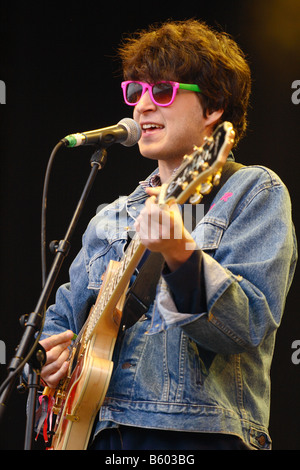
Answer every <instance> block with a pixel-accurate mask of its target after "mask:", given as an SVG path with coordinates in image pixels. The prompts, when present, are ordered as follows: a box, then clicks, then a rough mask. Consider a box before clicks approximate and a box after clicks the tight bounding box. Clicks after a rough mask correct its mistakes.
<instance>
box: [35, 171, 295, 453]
mask: <svg viewBox="0 0 300 470" xmlns="http://www.w3.org/2000/svg"><path fill="white" fill-rule="evenodd" d="M146 197H147V196H146V193H145V191H144V189H143V187H142V186H138V188H137V189H136V190H135V191H134V192H133V193H132V194H131V195H130V196H128V197H120V198H119V199H118V200H116V201H115V202H113V203H112V204H110V205H108V206H106V207H103V208H102V209H101V210H100V211H99V212H98V213H97V215H96V216H95V217H94V218H93V219H92V220H91V222H90V224H89V226H88V228H87V230H86V232H85V233H84V236H83V244H82V249H81V251H80V252H79V254H78V255H77V257H76V258H75V260H74V261H73V263H72V265H71V268H70V282H69V283H68V284H65V285H63V286H61V287H60V288H59V289H58V291H57V296H56V303H55V305H53V306H51V307H49V309H48V312H47V319H46V322H45V327H44V333H46V334H53V333H57V332H60V331H62V330H64V329H66V328H70V329H72V330H73V331H74V332H78V331H79V330H80V328H81V327H82V325H83V322H84V320H85V318H86V315H87V312H88V311H89V308H90V307H91V306H92V305H93V303H94V302H95V299H96V297H97V294H98V292H99V288H100V286H101V283H102V275H103V273H104V272H105V270H106V268H107V266H108V263H109V261H110V260H111V259H114V260H119V259H120V258H121V257H122V255H123V252H124V249H125V246H126V243H127V239H128V231H130V230H132V228H133V223H134V220H135V218H136V217H137V215H138V213H139V212H140V210H141V208H142V207H143V204H144V202H145V199H146ZM192 235H193V237H194V239H195V241H196V243H197V246H198V248H199V249H201V250H202V251H201V253H202V260H201V262H202V270H203V277H204V284H205V291H206V305H207V308H206V310H205V311H199V312H193V313H192V314H191V313H190V312H179V311H178V310H177V307H176V305H175V302H174V297H173V296H172V293H171V292H170V288H169V286H168V284H167V282H166V280H165V279H164V278H163V277H162V278H161V280H160V282H159V285H158V287H157V294H156V298H155V301H154V303H153V304H152V305H151V307H150V309H149V311H148V313H147V314H146V315H145V316H144V317H143V318H142V319H141V320H140V321H138V322H137V323H135V325H133V326H132V327H131V328H129V329H127V330H126V331H125V333H124V334H123V336H122V339H121V341H118V342H117V344H116V347H115V350H114V357H113V361H114V369H113V373H112V377H111V381H110V385H109V388H108V392H107V395H106V398H105V401H104V403H103V406H102V407H101V409H100V412H99V421H98V422H97V425H96V427H95V433H98V432H99V431H100V430H102V429H104V428H108V427H116V426H118V425H120V424H123V425H129V426H140V427H146V428H153V429H168V430H177V431H190V432H191V431H192V432H203V433H225V434H232V435H236V436H239V437H240V438H241V439H242V440H243V441H244V442H245V443H246V444H247V445H248V446H249V447H250V448H260V449H270V448H271V438H270V436H269V433H268V422H269V404H270V367H271V361H272V356H273V350H274V344H275V336H276V330H277V328H278V327H279V325H280V322H281V318H282V314H283V310H284V305H285V299H286V296H287V293H288V290H289V287H290V284H291V281H292V277H293V273H294V269H295V264H296V258H297V248H296V238H295V234H294V229H293V223H292V220H291V203H290V198H289V194H288V191H287V189H286V187H285V186H284V184H283V183H282V182H281V180H280V179H279V178H278V176H277V175H275V174H274V173H273V172H272V171H271V170H269V169H267V168H264V167H261V166H249V167H243V168H242V169H240V170H239V171H238V172H237V173H235V174H234V175H233V176H231V178H230V179H229V180H228V181H227V182H226V183H225V184H224V186H223V187H222V188H221V189H220V191H219V192H218V194H217V195H216V196H215V199H214V201H213V203H212V206H211V208H210V210H209V212H208V213H207V214H206V216H205V217H204V218H202V219H201V220H200V222H199V223H198V224H197V226H196V227H195V228H194V230H193V232H192ZM199 288H200V287H199ZM186 295H189V292H187V293H186Z"/></svg>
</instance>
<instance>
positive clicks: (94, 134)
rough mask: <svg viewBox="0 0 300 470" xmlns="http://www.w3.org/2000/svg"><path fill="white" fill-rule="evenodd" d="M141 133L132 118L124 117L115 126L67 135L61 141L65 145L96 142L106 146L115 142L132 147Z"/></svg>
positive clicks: (75, 145)
mask: <svg viewBox="0 0 300 470" xmlns="http://www.w3.org/2000/svg"><path fill="white" fill-rule="evenodd" d="M141 135H142V131H141V128H140V126H139V125H138V123H137V122H136V121H134V120H133V119H130V118H124V119H121V121H120V122H118V124H117V125H116V126H110V127H104V128H103V129H96V130H94V131H86V132H81V133H77V134H70V135H67V136H66V137H64V138H63V139H62V142H63V143H64V144H65V145H66V147H79V146H80V145H97V144H100V145H101V146H102V147H108V146H109V145H112V144H115V143H120V144H122V145H125V147H132V146H133V145H135V144H136V143H137V142H138V141H139V140H140V138H141Z"/></svg>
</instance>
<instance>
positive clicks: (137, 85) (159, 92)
mask: <svg viewBox="0 0 300 470" xmlns="http://www.w3.org/2000/svg"><path fill="white" fill-rule="evenodd" d="M121 87H122V89H123V95H124V101H125V103H126V104H128V105H129V106H135V105H136V104H137V103H138V102H139V101H140V99H141V97H142V96H143V95H144V93H146V91H147V90H148V91H149V95H150V98H151V100H152V101H153V103H154V104H156V105H157V106H170V105H171V104H172V103H173V101H174V99H175V96H176V93H177V90H178V89H182V90H190V91H196V92H197V93H201V90H200V88H199V87H198V85H192V84H188V83H178V82H170V81H168V82H166V81H161V82H157V83H146V82H138V81H134V80H128V81H126V82H122V83H121Z"/></svg>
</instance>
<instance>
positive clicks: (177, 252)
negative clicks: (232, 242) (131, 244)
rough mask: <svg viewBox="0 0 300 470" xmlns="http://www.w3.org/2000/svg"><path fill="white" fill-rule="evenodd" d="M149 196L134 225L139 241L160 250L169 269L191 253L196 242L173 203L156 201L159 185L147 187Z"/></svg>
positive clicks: (149, 247)
mask: <svg viewBox="0 0 300 470" xmlns="http://www.w3.org/2000/svg"><path fill="white" fill-rule="evenodd" d="M146 191H147V193H148V194H149V196H150V197H149V198H148V199H147V200H146V203H145V207H144V208H143V209H142V211H141V212H140V215H139V216H138V218H137V220H136V223H135V229H136V231H137V232H138V234H139V236H140V239H141V242H142V244H143V245H144V246H145V247H146V248H148V249H149V250H150V251H159V252H160V253H162V255H163V257H164V258H165V261H166V263H167V265H168V267H169V269H170V270H171V271H175V270H176V269H178V268H179V266H181V264H183V263H184V262H185V261H187V259H188V258H189V257H190V256H191V254H192V253H193V251H194V250H195V248H196V243H195V241H194V239H193V237H192V236H191V234H190V233H189V232H188V231H187V230H186V228H185V226H184V224H183V220H182V217H181V213H180V210H179V208H178V206H177V204H172V205H170V206H169V205H167V204H166V205H165V206H164V207H160V206H159V205H158V204H156V196H157V195H158V194H159V191H160V189H159V188H147V190H146Z"/></svg>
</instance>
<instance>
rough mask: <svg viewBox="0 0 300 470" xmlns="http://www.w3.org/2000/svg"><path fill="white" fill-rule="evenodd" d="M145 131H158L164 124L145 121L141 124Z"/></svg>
mask: <svg viewBox="0 0 300 470" xmlns="http://www.w3.org/2000/svg"><path fill="white" fill-rule="evenodd" d="M141 128H142V131H143V133H151V132H153V131H156V130H158V129H163V128H164V126H163V125H161V124H156V123H153V122H149V123H145V124H142V125H141Z"/></svg>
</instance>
